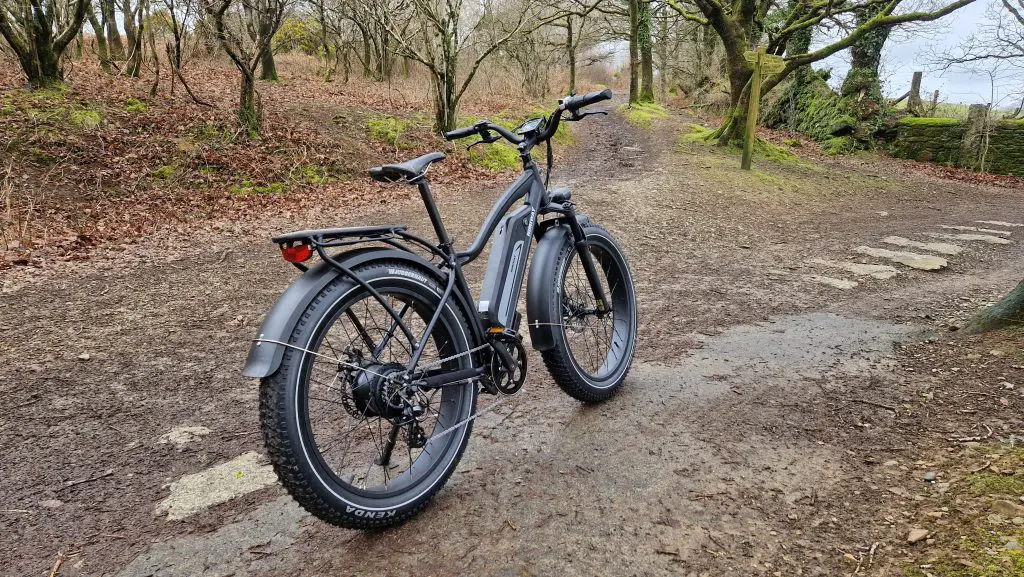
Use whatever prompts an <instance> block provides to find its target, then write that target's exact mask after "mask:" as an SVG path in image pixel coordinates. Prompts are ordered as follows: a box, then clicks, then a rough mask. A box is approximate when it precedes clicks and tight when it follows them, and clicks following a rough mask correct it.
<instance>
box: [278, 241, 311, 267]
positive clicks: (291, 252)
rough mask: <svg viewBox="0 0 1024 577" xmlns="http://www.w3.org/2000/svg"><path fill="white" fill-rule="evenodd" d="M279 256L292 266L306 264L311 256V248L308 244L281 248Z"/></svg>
mask: <svg viewBox="0 0 1024 577" xmlns="http://www.w3.org/2000/svg"><path fill="white" fill-rule="evenodd" d="M281 256H283V257H284V260H286V261H288V262H290V263H293V264H298V263H300V262H306V261H307V260H309V257H311V256H313V247H312V246H310V245H308V244H297V245H295V246H282V247H281Z"/></svg>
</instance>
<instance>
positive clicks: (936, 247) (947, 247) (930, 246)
mask: <svg viewBox="0 0 1024 577" xmlns="http://www.w3.org/2000/svg"><path fill="white" fill-rule="evenodd" d="M882 242H884V243H885V244H894V245H896V246H902V247H905V248H919V249H921V250H927V251H930V252H937V253H940V254H950V255H952V254H960V253H961V252H962V251H963V250H964V249H963V247H961V246H957V245H955V244H949V243H948V242H919V241H916V240H910V239H909V238H903V237H902V236H887V237H885V238H883V239H882Z"/></svg>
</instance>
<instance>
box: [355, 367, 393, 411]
mask: <svg viewBox="0 0 1024 577" xmlns="http://www.w3.org/2000/svg"><path fill="white" fill-rule="evenodd" d="M404 373H405V366H403V365H400V364H398V363H373V364H369V365H366V366H365V367H363V368H362V370H360V371H359V375H358V376H356V378H355V380H354V381H352V400H353V402H354V403H355V409H356V410H357V411H358V412H359V413H360V414H361V415H364V416H367V417H384V418H385V419H397V418H399V417H401V416H402V413H403V411H404V409H405V401H404V400H403V398H402V395H401V391H402V389H403V388H404V387H405V384H404V383H402V381H401V379H400V378H399V375H401V374H404Z"/></svg>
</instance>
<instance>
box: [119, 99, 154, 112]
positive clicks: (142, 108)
mask: <svg viewBox="0 0 1024 577" xmlns="http://www.w3.org/2000/svg"><path fill="white" fill-rule="evenodd" d="M124 109H125V111H127V112H132V113H136V114H138V113H143V112H147V111H148V110H149V106H147V105H146V103H145V102H143V101H141V100H139V99H138V98H129V99H128V100H127V101H125V103H124Z"/></svg>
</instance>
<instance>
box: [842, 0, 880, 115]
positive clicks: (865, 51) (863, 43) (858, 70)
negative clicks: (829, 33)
mask: <svg viewBox="0 0 1024 577" xmlns="http://www.w3.org/2000/svg"><path fill="white" fill-rule="evenodd" d="M884 8H885V4H884V3H875V4H868V5H866V6H865V7H862V8H858V9H856V10H854V15H855V17H856V19H857V26H863V25H864V24H865V23H866V22H868V21H869V20H871V19H872V18H874V17H875V16H876V15H877V14H879V13H880V12H881V11H882V10H883V9H884ZM888 39H889V28H885V27H882V28H876V29H874V30H872V31H870V32H868V33H867V34H865V35H864V36H863V37H862V38H861V39H860V40H858V41H857V42H856V43H855V44H854V45H853V46H851V47H850V72H848V73H847V74H846V79H845V80H843V87H842V90H841V91H840V93H841V94H842V95H843V96H858V97H859V98H861V99H865V98H867V99H870V100H872V101H874V102H876V103H877V102H880V101H881V99H882V87H881V82H880V81H879V79H878V66H879V64H881V62H882V48H883V47H884V46H885V41H886V40H888Z"/></svg>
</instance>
